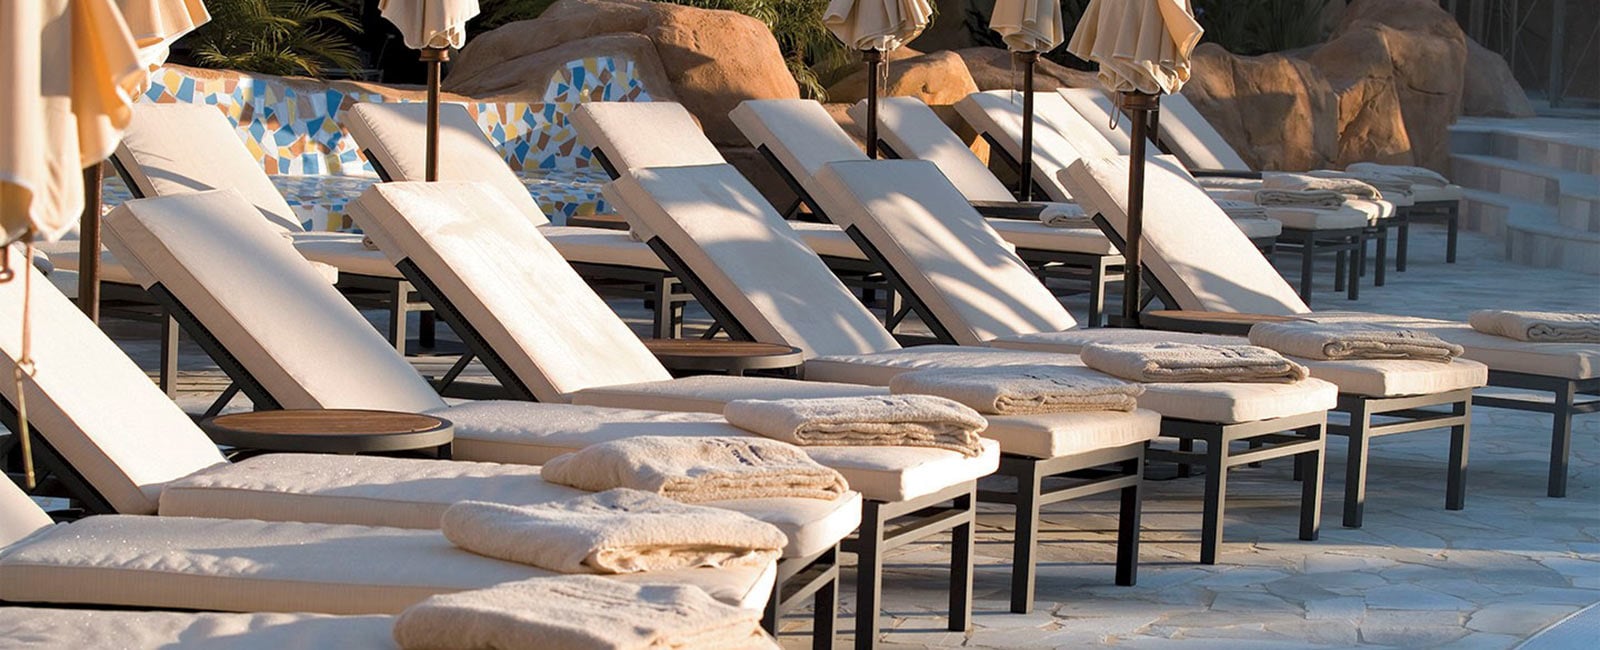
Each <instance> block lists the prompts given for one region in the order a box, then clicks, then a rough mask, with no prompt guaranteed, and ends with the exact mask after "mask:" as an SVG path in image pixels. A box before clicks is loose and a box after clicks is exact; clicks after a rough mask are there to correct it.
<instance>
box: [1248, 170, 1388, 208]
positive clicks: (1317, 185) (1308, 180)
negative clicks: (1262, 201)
mask: <svg viewBox="0 0 1600 650" xmlns="http://www.w3.org/2000/svg"><path fill="white" fill-rule="evenodd" d="M1335 173H1336V174H1340V175H1338V176H1326V175H1323V174H1321V173H1319V172H1307V173H1304V174H1291V173H1286V172H1273V173H1271V174H1263V175H1262V177H1261V187H1262V189H1267V190H1292V191H1296V192H1309V191H1323V192H1335V193H1338V194H1341V195H1344V196H1346V197H1349V198H1353V199H1366V200H1369V201H1374V200H1377V199H1381V198H1383V193H1382V192H1381V191H1379V190H1380V188H1378V187H1375V186H1373V185H1372V184H1371V183H1367V182H1364V180H1361V179H1355V178H1350V177H1348V176H1345V175H1343V174H1344V172H1335Z"/></svg>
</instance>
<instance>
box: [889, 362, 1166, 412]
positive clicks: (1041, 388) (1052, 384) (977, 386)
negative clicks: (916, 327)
mask: <svg viewBox="0 0 1600 650" xmlns="http://www.w3.org/2000/svg"><path fill="white" fill-rule="evenodd" d="M889 390H891V391H893V392H895V393H897V394H898V393H918V394H923V395H935V396H938V397H944V398H948V399H953V400H955V401H957V402H960V403H962V404H965V405H967V406H970V407H972V408H973V409H975V410H977V411H978V412H979V413H987V414H993V415H1031V414H1036V413H1071V412H1084V411H1132V410H1134V409H1135V408H1137V407H1138V406H1139V401H1138V397H1139V395H1140V394H1142V393H1144V387H1143V386H1140V385H1139V384H1135V383H1133V382H1128V381H1123V380H1121V379H1117V378H1115V377H1108V376H1106V375H1104V374H1102V373H1099V372H1095V371H1093V370H1089V369H1088V368H1075V367H1070V366H1002V367H995V368H963V369H949V370H944V369H941V370H918V371H915V372H907V373H902V374H900V375H898V376H896V377H895V378H894V379H893V380H891V381H890V382H889Z"/></svg>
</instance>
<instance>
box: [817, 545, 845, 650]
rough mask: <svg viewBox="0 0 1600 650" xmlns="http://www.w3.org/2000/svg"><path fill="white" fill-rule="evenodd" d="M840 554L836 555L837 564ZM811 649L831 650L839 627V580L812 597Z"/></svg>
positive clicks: (836, 579) (829, 583)
mask: <svg viewBox="0 0 1600 650" xmlns="http://www.w3.org/2000/svg"><path fill="white" fill-rule="evenodd" d="M838 559H839V554H838V553H837V552H835V553H834V561H835V562H837V561H838ZM812 599H813V600H812V614H811V648H812V650H829V649H830V648H832V647H833V640H834V637H835V636H837V633H838V629H837V628H838V626H839V578H838V577H837V576H835V577H834V579H832V580H829V581H828V582H827V584H824V585H822V588H820V589H818V590H817V593H816V594H815V595H813V596H812Z"/></svg>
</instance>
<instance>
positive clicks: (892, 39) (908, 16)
mask: <svg viewBox="0 0 1600 650" xmlns="http://www.w3.org/2000/svg"><path fill="white" fill-rule="evenodd" d="M932 16H933V5H932V4H930V3H929V2H928V0H832V1H831V2H829V3H828V8H827V9H825V10H824V11H823V12H822V24H823V25H824V26H825V27H827V28H828V31H830V32H833V35H834V36H835V37H837V38H838V39H839V40H840V41H842V42H843V43H844V44H845V45H848V46H850V48H851V49H856V50H861V57H862V59H863V60H865V61H866V63H867V157H869V158H877V157H878V79H879V76H880V70H881V69H882V66H883V54H884V52H889V51H892V50H896V49H899V48H900V46H902V45H905V44H906V43H909V42H911V39H914V38H916V37H917V35H918V34H921V33H922V30H923V29H924V28H926V27H927V26H928V23H929V21H930V20H932Z"/></svg>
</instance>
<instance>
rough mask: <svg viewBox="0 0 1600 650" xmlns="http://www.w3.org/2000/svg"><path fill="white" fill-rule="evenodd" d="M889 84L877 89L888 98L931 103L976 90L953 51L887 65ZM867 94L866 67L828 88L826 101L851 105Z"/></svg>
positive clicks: (954, 99) (944, 102)
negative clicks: (914, 98) (913, 98)
mask: <svg viewBox="0 0 1600 650" xmlns="http://www.w3.org/2000/svg"><path fill="white" fill-rule="evenodd" d="M888 67H889V74H888V76H889V83H888V84H887V85H886V86H885V87H883V88H882V89H880V91H879V92H880V94H881V95H882V96H887V97H902V96H909V97H916V98H917V99H921V100H922V102H923V103H924V104H928V105H930V106H939V105H948V104H954V103H956V102H957V101H959V100H960V99H961V98H962V97H966V96H967V95H970V94H972V93H975V92H978V85H977V84H976V83H974V82H973V81H972V75H971V74H968V73H967V64H966V63H965V62H963V61H962V59H961V56H959V55H957V54H956V53H955V52H948V51H945V52H934V53H932V54H922V55H919V56H914V57H910V58H904V59H899V60H896V61H892V62H890V63H889V64H888ZM866 96H867V71H866V69H865V68H862V69H860V70H857V71H856V72H855V73H854V74H851V75H850V76H847V77H845V78H844V79H841V80H839V81H838V82H836V83H834V84H833V85H832V86H829V87H828V101H833V102H843V103H846V104H854V103H856V102H858V101H861V100H862V99H863V98H865V97H866Z"/></svg>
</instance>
